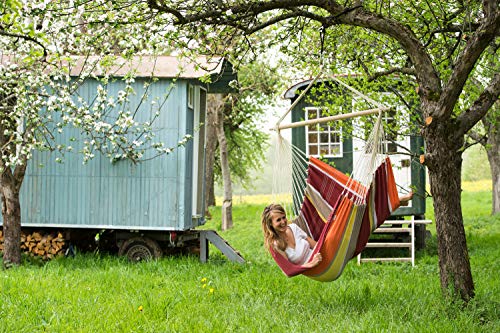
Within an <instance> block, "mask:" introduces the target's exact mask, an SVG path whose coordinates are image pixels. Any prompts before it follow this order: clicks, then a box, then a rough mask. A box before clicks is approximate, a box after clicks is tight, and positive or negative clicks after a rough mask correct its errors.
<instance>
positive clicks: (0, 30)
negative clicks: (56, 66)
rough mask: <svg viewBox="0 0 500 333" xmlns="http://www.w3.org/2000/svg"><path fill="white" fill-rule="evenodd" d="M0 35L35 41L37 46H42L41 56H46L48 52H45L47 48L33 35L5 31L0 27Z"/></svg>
mask: <svg viewBox="0 0 500 333" xmlns="http://www.w3.org/2000/svg"><path fill="white" fill-rule="evenodd" d="M0 35H1V36H6V37H10V38H20V39H24V40H26V41H29V42H32V43H35V44H36V45H38V46H40V47H41V48H42V50H43V58H46V57H47V55H48V52H47V49H46V48H45V46H44V45H43V44H42V43H41V42H39V41H38V40H37V39H35V38H33V37H30V36H25V35H19V34H14V33H10V32H7V31H5V30H3V29H0Z"/></svg>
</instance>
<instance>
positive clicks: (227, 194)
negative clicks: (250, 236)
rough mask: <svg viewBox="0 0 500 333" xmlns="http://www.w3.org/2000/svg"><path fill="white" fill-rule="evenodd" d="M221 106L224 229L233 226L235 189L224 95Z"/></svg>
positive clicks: (220, 133)
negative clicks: (225, 124)
mask: <svg viewBox="0 0 500 333" xmlns="http://www.w3.org/2000/svg"><path fill="white" fill-rule="evenodd" d="M218 96H219V98H220V101H221V103H220V107H218V108H217V138H218V140H219V150H220V165H221V172H222V181H223V185H224V196H223V202H222V227H221V228H222V230H227V229H230V228H232V227H233V189H232V183H231V172H230V170H229V157H228V151H227V142H226V134H225V133H224V101H223V100H222V95H218Z"/></svg>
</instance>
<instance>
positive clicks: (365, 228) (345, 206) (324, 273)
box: [270, 157, 400, 282]
mask: <svg viewBox="0 0 500 333" xmlns="http://www.w3.org/2000/svg"><path fill="white" fill-rule="evenodd" d="M399 205H400V201H399V197H398V192H397V188H396V182H395V179H394V174H393V171H392V165H391V162H390V159H389V158H388V157H386V158H385V159H384V160H382V163H381V164H380V165H379V166H378V167H377V168H376V170H375V172H374V174H373V180H372V183H371V185H370V187H369V188H366V187H365V186H363V185H361V184H360V183H358V182H356V181H355V180H353V179H351V178H349V177H348V176H347V175H345V174H343V173H342V172H340V171H338V170H336V169H335V168H333V167H332V166H330V165H328V164H326V163H324V162H322V161H320V160H318V159H316V158H314V157H311V158H310V159H309V166H308V173H307V185H306V189H305V195H304V200H303V203H302V206H301V209H300V213H299V214H298V217H297V218H296V219H295V220H294V223H297V224H298V225H299V226H300V227H301V228H302V229H303V230H304V231H305V232H306V233H308V234H309V235H310V236H311V237H312V238H313V239H315V240H317V244H316V247H315V248H314V252H313V255H312V256H314V254H316V253H317V252H320V253H321V255H322V257H323V259H322V261H321V262H320V263H319V265H317V266H315V267H313V268H304V267H302V266H300V265H295V264H293V263H291V262H290V261H288V260H287V259H286V258H285V257H283V256H282V255H281V254H279V253H277V252H276V251H274V250H273V249H272V248H271V249H270V252H271V254H272V256H273V258H274V260H275V261H276V263H277V264H278V266H279V267H280V268H281V270H282V271H283V272H284V273H285V274H286V275H287V276H289V277H291V276H295V275H298V274H304V275H306V276H308V277H310V278H312V279H315V280H318V281H323V282H327V281H333V280H335V279H337V278H338V277H339V276H340V274H341V273H342V271H343V269H344V267H345V265H346V264H347V262H348V261H349V260H350V259H352V258H354V257H355V256H356V255H358V254H359V253H360V252H361V251H362V250H363V249H364V248H365V246H366V243H367V242H368V238H369V237H370V234H371V233H372V232H373V230H375V229H376V228H377V227H378V226H380V225H381V224H382V223H383V222H384V221H385V219H387V217H389V215H390V214H391V213H392V212H393V211H394V210H395V209H397V208H398V207H399ZM312 256H311V257H312Z"/></svg>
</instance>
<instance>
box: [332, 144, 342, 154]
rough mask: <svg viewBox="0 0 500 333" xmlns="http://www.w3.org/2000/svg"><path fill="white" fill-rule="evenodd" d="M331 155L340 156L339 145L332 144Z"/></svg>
mask: <svg viewBox="0 0 500 333" xmlns="http://www.w3.org/2000/svg"><path fill="white" fill-rule="evenodd" d="M331 150H332V155H340V144H334V145H332V147H331Z"/></svg>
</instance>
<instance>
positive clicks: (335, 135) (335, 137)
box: [330, 133, 340, 142]
mask: <svg viewBox="0 0 500 333" xmlns="http://www.w3.org/2000/svg"><path fill="white" fill-rule="evenodd" d="M330 142H340V135H339V134H338V133H331V134H330Z"/></svg>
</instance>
